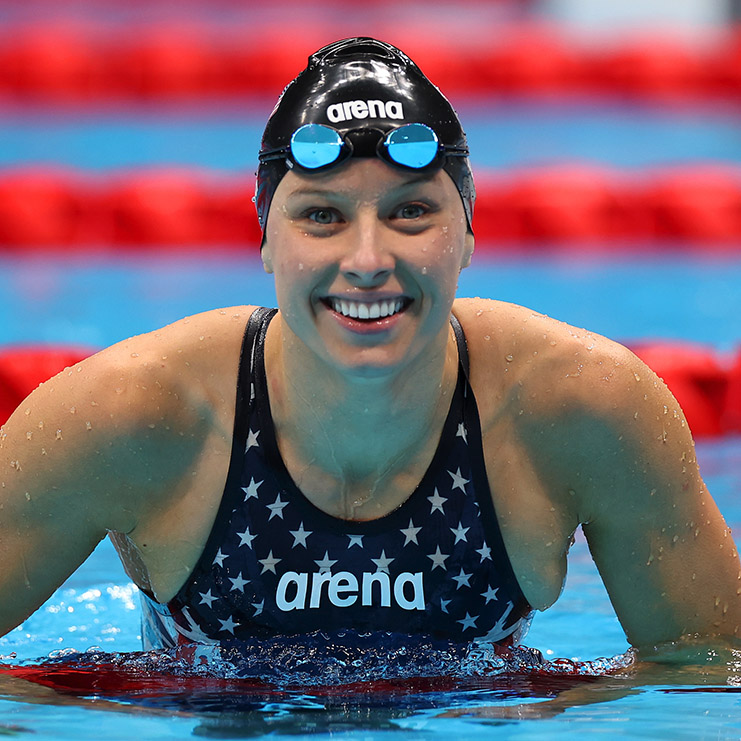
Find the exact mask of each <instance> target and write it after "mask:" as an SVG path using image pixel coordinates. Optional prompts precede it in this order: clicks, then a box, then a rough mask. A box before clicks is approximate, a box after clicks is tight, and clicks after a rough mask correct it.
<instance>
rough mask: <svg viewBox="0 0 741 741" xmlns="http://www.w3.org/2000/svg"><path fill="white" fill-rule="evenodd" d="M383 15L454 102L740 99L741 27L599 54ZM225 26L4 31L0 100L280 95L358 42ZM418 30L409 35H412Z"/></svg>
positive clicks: (553, 35)
mask: <svg viewBox="0 0 741 741" xmlns="http://www.w3.org/2000/svg"><path fill="white" fill-rule="evenodd" d="M383 19H384V14H379V16H378V19H377V20H375V21H373V22H372V23H371V24H370V25H368V26H367V27H366V28H364V32H365V33H368V34H370V35H375V36H378V37H379V38H384V39H387V40H388V41H390V42H392V43H395V44H397V45H399V46H401V48H403V49H405V50H407V51H408V52H409V54H410V55H411V56H412V57H413V58H414V59H415V60H416V61H417V62H418V63H419V64H420V66H421V67H422V68H423V69H424V70H425V71H426V72H427V73H428V74H429V75H430V77H431V78H432V79H433V80H435V82H436V83H437V84H438V85H440V86H441V87H442V88H443V89H444V90H446V91H447V92H449V93H450V94H451V95H458V94H466V93H488V94H492V93H501V94H504V95H507V94H512V93H515V94H547V95H551V94H553V93H563V92H572V93H573V92H577V93H584V92H586V93H594V92H604V93H610V94H616V95H620V96H626V97H632V98H635V97H639V98H649V99H652V98H653V99H658V100H661V101H665V100H667V99H669V100H673V99H683V98H687V97H695V98H708V97H709V96H725V97H728V98H730V99H737V98H738V95H739V93H741V29H739V28H731V29H726V30H722V31H718V32H717V33H716V34H715V36H714V37H712V38H708V39H706V40H705V43H690V42H689V41H687V40H680V39H678V38H675V37H672V36H670V35H669V34H667V33H654V34H653V35H646V34H643V35H642V36H640V37H632V38H624V39H618V40H615V41H613V42H612V44H611V45H610V46H607V47H606V46H605V44H601V45H594V44H589V43H588V42H584V41H581V40H579V39H578V38H572V37H570V36H569V35H567V34H566V33H565V32H563V31H561V30H559V29H557V28H555V27H552V26H543V25H538V24H523V25H515V26H506V25H502V24H496V25H492V26H491V27H490V28H481V27H480V25H479V26H474V24H473V23H472V24H471V28H470V30H469V31H468V32H460V33H458V34H451V33H450V29H449V28H448V27H445V26H444V25H442V22H441V21H438V20H436V19H435V18H434V16H433V17H432V18H431V19H430V20H429V21H428V22H427V23H422V24H420V23H415V24H413V26H412V25H411V24H410V25H408V26H401V30H400V24H398V23H397V24H394V25H392V24H390V23H389V22H388V21H384V20H383ZM305 20H306V19H305V18H303V17H302V18H301V27H300V29H298V28H295V27H292V26H291V25H288V26H286V25H281V26H280V27H276V26H274V25H273V26H270V25H268V26H250V27H225V26H224V25H221V26H219V25H215V24H212V25H208V24H200V25H195V24H193V23H190V24H186V23H183V22H178V23H170V24H166V23H159V24H156V25H147V26H143V27H142V26H141V25H136V24H130V25H125V24H123V25H122V24H118V25H117V26H115V27H113V26H112V25H101V24H98V25H94V24H82V23H79V22H78V23H71V22H69V21H67V22H65V21H56V22H52V21H46V22H40V23H36V24H33V25H17V26H15V27H13V26H11V25H10V24H8V25H7V26H6V28H5V29H4V31H3V32H2V33H0V93H3V94H8V95H11V96H13V97H15V98H17V99H19V100H29V99H44V100H51V101H55V100H56V101H66V102H84V101H91V100H98V99H105V98H117V97H119V98H120V97H128V98H131V97H133V98H141V99H151V98H158V99H162V98H166V99H167V98H169V99H182V98H183V97H193V96H200V97H202V96H204V95H212V94H215V95H235V94H237V95H243V94H260V95H262V94H269V95H271V96H272V95H275V94H276V93H278V92H280V90H281V89H282V88H283V86H284V85H285V84H286V83H287V82H288V81H289V80H291V79H292V78H293V76H294V75H295V73H296V71H297V70H299V69H301V68H302V67H303V65H304V63H305V61H306V57H307V56H308V55H309V54H310V53H311V52H312V51H314V50H315V49H317V48H318V47H319V46H321V45H322V44H324V43H327V42H329V41H331V40H333V39H335V38H340V37H342V36H348V35H352V33H353V30H354V29H353V28H352V27H348V26H347V24H346V23H343V22H342V18H341V17H339V16H338V18H336V19H335V20H327V19H326V18H324V17H322V18H321V19H320V20H322V21H324V23H323V24H322V25H320V24H319V23H318V22H317V23H315V24H314V25H313V26H312V25H307V23H306V22H305ZM412 29H413V30H412Z"/></svg>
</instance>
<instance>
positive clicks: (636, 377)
mask: <svg viewBox="0 0 741 741" xmlns="http://www.w3.org/2000/svg"><path fill="white" fill-rule="evenodd" d="M633 375H634V376H635V379H636V381H640V380H641V377H640V376H639V375H638V374H637V373H634V374H633Z"/></svg>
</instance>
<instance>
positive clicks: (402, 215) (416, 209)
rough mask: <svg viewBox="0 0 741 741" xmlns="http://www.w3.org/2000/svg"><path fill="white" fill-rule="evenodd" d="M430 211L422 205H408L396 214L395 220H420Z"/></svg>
mask: <svg viewBox="0 0 741 741" xmlns="http://www.w3.org/2000/svg"><path fill="white" fill-rule="evenodd" d="M428 211H429V209H428V208H427V207H426V206H424V205H423V204H421V203H407V204H405V205H404V206H402V207H401V208H400V209H398V210H397V211H396V212H395V213H394V218H396V219H405V220H410V219H419V218H420V217H422V216H424V215H425V214H426V213H427V212H428Z"/></svg>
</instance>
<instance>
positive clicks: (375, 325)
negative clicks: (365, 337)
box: [321, 294, 413, 334]
mask: <svg viewBox="0 0 741 741" xmlns="http://www.w3.org/2000/svg"><path fill="white" fill-rule="evenodd" d="M337 301H346V302H348V303H349V304H356V305H362V306H367V307H371V306H372V305H376V307H377V305H378V304H381V305H383V304H384V303H385V304H386V306H387V307H389V306H390V305H392V304H393V303H395V302H400V303H401V306H400V307H399V308H398V309H397V310H396V311H394V313H393V314H391V315H390V316H379V317H376V318H370V317H369V318H360V317H357V318H356V317H352V316H347V315H346V314H343V313H341V312H339V311H335V308H334V304H335V302H337ZM412 301H413V300H412V299H410V298H409V297H408V296H403V295H399V294H395V295H386V294H384V295H380V294H379V295H374V296H372V297H371V296H363V299H362V300H359V298H358V296H352V297H350V296H343V295H337V294H335V295H331V296H327V297H326V298H325V299H322V301H321V304H322V306H324V308H325V309H327V311H328V312H329V313H330V314H331V316H332V317H334V319H335V321H336V322H337V323H338V324H340V326H342V327H344V328H345V329H347V330H349V331H351V332H354V333H356V334H377V333H381V332H386V331H388V330H390V329H392V328H393V327H394V326H396V324H398V322H399V321H400V320H401V318H402V317H403V316H404V314H405V313H406V310H407V309H408V308H409V306H410V305H411V304H412ZM387 310H388V309H387ZM376 311H378V308H376Z"/></svg>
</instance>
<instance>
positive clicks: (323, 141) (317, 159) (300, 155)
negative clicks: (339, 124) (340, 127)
mask: <svg viewBox="0 0 741 741" xmlns="http://www.w3.org/2000/svg"><path fill="white" fill-rule="evenodd" d="M341 151H342V137H341V136H340V135H339V133H338V132H337V131H335V130H334V129H330V128H329V127H328V126H322V125H321V124H306V125H305V126H301V127H300V128H298V129H296V131H294V132H293V136H292V137H291V154H292V155H293V159H294V161H295V162H296V164H297V165H300V166H301V167H305V168H306V169H307V170H316V169H318V168H320V167H326V166H327V165H331V164H332V163H333V162H335V161H336V160H337V158H338V157H339V156H340V153H341Z"/></svg>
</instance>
